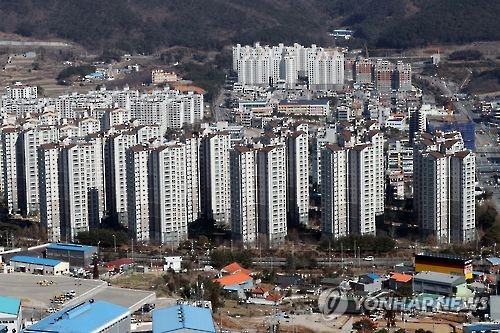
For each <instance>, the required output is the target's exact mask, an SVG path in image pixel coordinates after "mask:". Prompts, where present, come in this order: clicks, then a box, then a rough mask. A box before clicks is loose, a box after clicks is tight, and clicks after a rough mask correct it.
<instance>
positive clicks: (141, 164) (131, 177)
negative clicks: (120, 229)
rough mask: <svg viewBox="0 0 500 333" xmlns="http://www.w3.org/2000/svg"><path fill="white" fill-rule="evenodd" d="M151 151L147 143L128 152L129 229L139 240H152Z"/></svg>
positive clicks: (131, 234)
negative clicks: (150, 222) (150, 223)
mask: <svg viewBox="0 0 500 333" xmlns="http://www.w3.org/2000/svg"><path fill="white" fill-rule="evenodd" d="M150 152H151V148H149V147H148V146H146V145H135V146H132V147H130V149H128V150H127V152H126V170H127V214H128V231H129V235H130V236H131V237H132V238H133V239H134V240H136V241H138V242H149V240H150V227H149V221H150V213H149V210H150V207H149V204H150V184H149V155H150Z"/></svg>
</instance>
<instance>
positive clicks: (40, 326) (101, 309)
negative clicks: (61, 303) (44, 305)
mask: <svg viewBox="0 0 500 333" xmlns="http://www.w3.org/2000/svg"><path fill="white" fill-rule="evenodd" d="M35 332H36V333H67V332H71V333H98V332H99V333H104V332H106V333H128V332H130V311H129V310H128V309H127V308H125V307H122V306H118V305H115V304H112V303H108V302H105V301H94V300H93V299H90V300H88V301H85V302H83V303H80V304H78V305H76V306H72V307H69V308H66V309H63V310H61V311H59V312H56V313H54V314H52V315H50V316H48V317H45V318H44V319H42V320H40V321H39V322H37V323H36V324H34V325H32V326H30V327H28V328H27V329H26V330H24V333H35Z"/></svg>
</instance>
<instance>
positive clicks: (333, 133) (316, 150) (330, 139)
mask: <svg viewBox="0 0 500 333" xmlns="http://www.w3.org/2000/svg"><path fill="white" fill-rule="evenodd" d="M336 142H337V130H336V128H335V127H326V128H321V129H319V130H318V132H317V133H316V135H315V137H314V138H313V143H312V168H311V174H312V182H313V184H314V185H318V186H319V185H321V169H322V168H321V151H322V150H323V148H325V146H326V145H327V144H329V143H336Z"/></svg>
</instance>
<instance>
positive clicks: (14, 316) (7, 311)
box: [0, 296, 23, 333]
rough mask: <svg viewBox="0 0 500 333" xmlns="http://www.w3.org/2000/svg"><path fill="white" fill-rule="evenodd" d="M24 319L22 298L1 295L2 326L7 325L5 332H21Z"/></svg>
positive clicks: (0, 318)
mask: <svg viewBox="0 0 500 333" xmlns="http://www.w3.org/2000/svg"><path fill="white" fill-rule="evenodd" d="M22 321H23V320H22V311H21V300H20V299H19V298H13V297H4V296H0V327H1V326H5V328H6V331H5V332H9V333H10V332H20V331H21V324H22ZM0 332H2V330H0Z"/></svg>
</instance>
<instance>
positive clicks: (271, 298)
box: [266, 293, 281, 302]
mask: <svg viewBox="0 0 500 333" xmlns="http://www.w3.org/2000/svg"><path fill="white" fill-rule="evenodd" d="M280 299H281V295H280V294H277V293H274V294H269V295H268V296H267V297H266V300H268V301H273V302H278V301H279V300H280Z"/></svg>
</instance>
